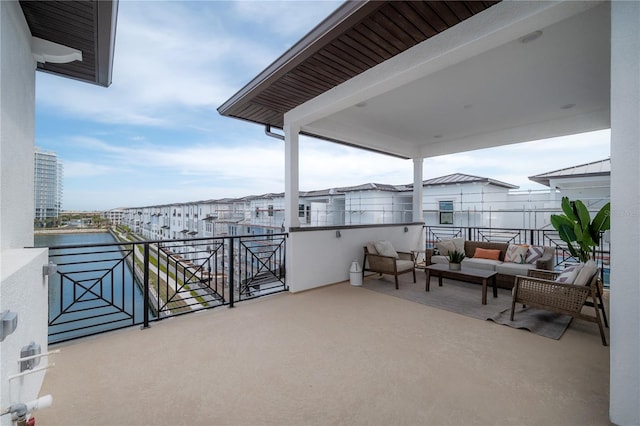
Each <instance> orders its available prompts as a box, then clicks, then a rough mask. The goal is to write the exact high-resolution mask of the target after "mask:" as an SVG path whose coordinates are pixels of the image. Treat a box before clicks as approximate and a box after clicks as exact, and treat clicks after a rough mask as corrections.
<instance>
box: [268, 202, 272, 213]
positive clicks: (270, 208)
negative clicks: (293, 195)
mask: <svg viewBox="0 0 640 426" xmlns="http://www.w3.org/2000/svg"><path fill="white" fill-rule="evenodd" d="M268 211H269V216H273V204H269V206H268Z"/></svg>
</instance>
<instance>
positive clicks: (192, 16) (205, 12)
mask: <svg viewBox="0 0 640 426" xmlns="http://www.w3.org/2000/svg"><path fill="white" fill-rule="evenodd" d="M318 5H320V6H322V7H318ZM323 5H324V6H323ZM327 9H329V7H327V6H326V4H325V3H324V2H319V3H315V2H310V3H306V2H303V3H291V2H287V3H286V5H285V4H280V3H271V2H269V3H265V2H256V3H246V4H245V3H244V2H240V4H239V5H238V6H236V5H235V3H230V2H121V3H120V6H119V16H118V32H117V35H116V48H115V59H114V69H113V84H112V85H111V86H110V87H109V88H108V89H105V88H102V87H97V86H93V85H89V84H82V83H79V82H77V81H71V80H66V79H59V78H56V77H53V76H51V75H46V74H44V75H43V74H42V73H38V91H37V97H38V104H39V106H40V107H42V108H48V109H49V112H51V113H54V114H56V113H57V114H61V113H63V114H67V115H72V116H75V117H78V118H81V119H84V120H91V121H97V122H102V123H111V124H117V123H121V124H132V125H137V126H157V127H181V126H186V127H191V128H198V127H199V128H200V129H201V130H202V129H209V130H210V129H211V125H209V126H207V125H206V124H204V123H207V122H211V121H214V120H215V119H217V118H220V117H219V116H218V114H217V112H216V111H215V109H216V108H217V107H218V106H219V105H221V104H222V103H223V102H224V101H225V100H227V99H228V98H229V97H230V96H232V95H233V94H234V93H235V92H236V91H237V90H238V89H239V88H240V87H242V86H243V85H244V84H246V83H247V82H248V81H249V80H250V79H251V78H253V77H254V76H255V75H256V74H257V73H258V72H260V71H261V70H262V69H264V68H265V67H266V66H267V65H269V63H270V62H272V61H273V60H274V59H275V58H276V57H277V56H278V55H279V54H280V53H281V48H280V46H279V45H278V44H280V43H278V40H280V41H281V42H282V43H284V41H285V40H289V38H284V37H283V36H281V35H279V34H288V31H285V32H284V33H283V32H282V31H281V30H282V28H285V27H287V25H288V24H285V23H284V22H288V21H289V19H288V18H287V16H290V15H291V14H298V15H300V16H304V17H305V18H306V19H302V21H303V22H305V23H301V22H300V19H299V20H298V21H297V22H296V25H301V26H307V28H309V27H308V23H307V21H310V20H315V21H316V22H319V19H320V18H319V17H318V14H319V12H318V10H325V11H326V10H327ZM238 11H241V15H240V16H238V13H239V12H238ZM276 11H288V12H286V13H285V12H282V13H284V14H285V15H286V16H284V17H281V18H280V19H277V20H276V23H277V24H275V23H274V25H265V26H256V25H249V23H250V21H251V20H253V22H255V20H258V21H261V20H263V19H265V17H272V18H273V19H276V15H274V13H276V14H279V13H280V12H276ZM320 15H324V13H320ZM239 18H240V22H246V23H245V24H244V25H239V24H238V19H239ZM284 18H286V19H284Z"/></svg>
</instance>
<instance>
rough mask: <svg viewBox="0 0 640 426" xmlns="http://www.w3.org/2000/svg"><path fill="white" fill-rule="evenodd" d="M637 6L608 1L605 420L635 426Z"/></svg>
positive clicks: (639, 268) (638, 390)
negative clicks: (608, 215)
mask: <svg viewBox="0 0 640 426" xmlns="http://www.w3.org/2000/svg"><path fill="white" fill-rule="evenodd" d="M638 22H640V2H635V1H633V2H623V1H613V2H611V241H612V245H611V303H610V318H611V338H610V340H611V361H610V405H609V415H610V418H611V421H612V422H613V423H615V424H619V425H632V424H633V425H638V424H640V404H638V401H640V313H639V312H640V309H639V308H638V306H640V286H639V285H638V277H640V256H639V255H638V244H639V242H640V170H639V169H638V164H640V143H639V142H638V141H640V120H638V117H640V26H638Z"/></svg>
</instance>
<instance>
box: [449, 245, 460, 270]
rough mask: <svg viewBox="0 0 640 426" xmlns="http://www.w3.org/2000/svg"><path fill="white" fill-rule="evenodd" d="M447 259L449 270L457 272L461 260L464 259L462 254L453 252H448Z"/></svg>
mask: <svg viewBox="0 0 640 426" xmlns="http://www.w3.org/2000/svg"><path fill="white" fill-rule="evenodd" d="M447 257H448V258H449V269H451V270H452V271H459V270H460V263H461V262H462V259H464V253H461V252H459V251H458V250H454V251H450V252H449V254H448V255H447Z"/></svg>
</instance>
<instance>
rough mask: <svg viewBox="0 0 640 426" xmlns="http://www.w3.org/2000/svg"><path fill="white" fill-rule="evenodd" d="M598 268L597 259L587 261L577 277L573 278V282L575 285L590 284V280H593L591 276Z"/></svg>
mask: <svg viewBox="0 0 640 426" xmlns="http://www.w3.org/2000/svg"><path fill="white" fill-rule="evenodd" d="M597 270H598V265H597V264H596V262H595V260H589V261H587V263H585V264H584V266H583V267H582V269H580V272H578V275H577V276H576V279H575V280H573V283H574V284H575V285H587V284H589V282H590V281H591V278H592V277H593V275H594V274H595V273H596V271H597Z"/></svg>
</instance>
